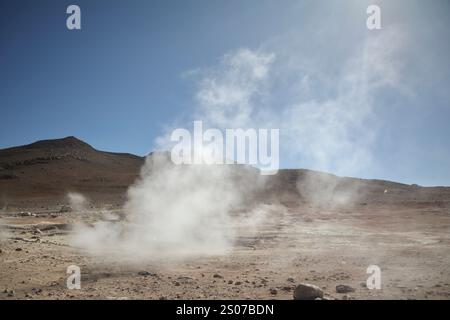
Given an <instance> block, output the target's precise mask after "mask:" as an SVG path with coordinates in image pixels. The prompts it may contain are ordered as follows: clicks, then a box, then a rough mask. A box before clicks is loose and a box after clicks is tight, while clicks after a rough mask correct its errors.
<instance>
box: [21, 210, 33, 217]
mask: <svg viewBox="0 0 450 320" xmlns="http://www.w3.org/2000/svg"><path fill="white" fill-rule="evenodd" d="M18 216H19V217H31V216H33V214H32V213H31V212H24V211H22V212H19V214H18Z"/></svg>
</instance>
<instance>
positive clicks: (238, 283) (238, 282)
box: [234, 281, 242, 286]
mask: <svg viewBox="0 0 450 320" xmlns="http://www.w3.org/2000/svg"><path fill="white" fill-rule="evenodd" d="M234 284H235V285H236V286H240V285H241V284H242V282H240V281H236V282H235V283H234Z"/></svg>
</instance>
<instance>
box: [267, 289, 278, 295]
mask: <svg viewBox="0 0 450 320" xmlns="http://www.w3.org/2000/svg"><path fill="white" fill-rule="evenodd" d="M269 291H270V294H273V295H276V294H277V293H278V290H277V289H275V288H270V290H269Z"/></svg>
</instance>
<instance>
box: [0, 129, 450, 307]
mask: <svg viewBox="0 0 450 320" xmlns="http://www.w3.org/2000/svg"><path fill="white" fill-rule="evenodd" d="M142 163H143V159H142V158H139V157H135V156H132V155H127V154H112V153H105V152H100V151H96V150H95V149H93V148H92V147H90V146H89V145H87V144H84V143H83V142H81V141H79V140H77V139H75V138H66V139H62V140H55V141H45V142H39V143H37V144H32V145H29V146H24V147H18V148H13V149H4V150H0V174H1V175H0V176H1V177H2V179H0V192H1V193H0V195H1V196H2V197H1V198H0V200H1V201H2V203H1V206H0V208H3V210H1V211H0V225H1V227H0V230H1V240H0V299H142V298H144V299H225V298H230V299H292V297H293V289H294V288H295V287H296V285H298V284H300V283H310V284H314V285H316V286H318V287H320V288H322V289H323V291H324V293H325V297H328V298H335V299H449V298H450V188H443V187H436V188H423V187H419V186H415V185H412V186H410V185H403V184H398V183H393V182H387V181H380V180H361V179H352V178H338V177H335V176H329V175H323V174H320V173H314V172H309V171H307V170H282V171H280V173H279V174H278V175H277V176H274V177H272V178H270V179H271V180H269V181H268V182H267V184H266V188H265V189H264V190H262V191H261V192H260V193H259V194H257V195H255V198H254V199H251V201H249V203H252V202H253V203H267V204H272V203H273V204H275V206H274V208H275V209H274V210H273V211H272V212H271V214H270V215H269V216H268V217H267V219H265V220H264V221H263V223H262V225H260V226H259V227H258V229H257V230H256V231H255V230H249V229H248V228H246V227H245V226H241V225H233V226H232V227H233V228H235V229H236V230H238V232H237V237H236V238H235V244H234V246H233V248H232V250H231V252H229V254H224V255H212V256H203V257H193V258H190V259H186V260H183V261H173V260H167V259H157V260H156V261H154V262H151V263H140V264H138V263H134V264H133V265H129V264H126V265H125V264H123V263H119V262H117V261H114V259H112V261H111V259H107V258H104V259H99V258H94V257H91V256H90V255H89V254H88V253H87V252H85V251H84V250H83V249H81V248H78V247H76V246H74V245H73V244H72V242H71V235H72V233H73V231H72V225H73V222H74V221H79V220H82V221H85V222H87V223H92V222H95V221H98V220H99V219H101V218H102V214H103V216H104V213H105V211H107V212H110V213H113V214H115V215H118V216H119V217H121V219H120V220H118V221H117V222H115V223H117V224H122V223H124V219H126V217H125V215H124V212H123V204H124V199H125V198H126V194H125V192H126V190H127V188H128V186H129V185H130V184H131V183H133V181H134V180H135V179H136V178H137V177H138V173H139V170H140V167H141V165H142ZM311 177H312V179H313V180H314V181H319V182H320V181H322V184H321V183H319V184H315V186H316V187H317V186H318V189H314V190H303V189H300V191H299V189H298V183H299V182H300V185H301V186H303V185H306V184H305V183H304V182H305V181H306V179H307V178H308V179H311ZM330 185H331V186H332V193H331V194H332V198H333V199H336V198H340V197H341V196H342V195H345V194H346V192H347V191H349V190H352V195H353V197H352V201H350V202H348V201H347V202H345V204H342V203H340V204H339V205H337V204H335V203H333V202H327V201H322V202H320V203H317V202H311V201H310V200H311V199H309V197H311V196H314V195H315V194H316V193H317V192H319V191H318V190H323V189H326V188H327V187H328V186H330ZM73 190H75V191H79V192H82V193H83V194H84V195H86V196H87V197H88V198H89V204H88V205H87V206H86V209H85V210H83V211H82V212H81V211H77V210H75V209H72V210H69V211H68V212H60V211H61V210H60V209H61V207H62V206H63V205H67V204H68V203H67V199H66V198H65V194H66V193H67V192H69V191H73ZM355 190H356V191H355ZM323 199H326V197H325V198H324V197H322V200H323ZM63 211H64V210H63ZM21 212H30V213H31V214H32V215H31V216H28V215H24V214H21ZM102 212H103V213H102ZM234 214H235V215H239V214H242V212H235V213H234ZM70 265H77V266H79V267H80V268H81V290H69V289H67V287H66V279H67V277H68V275H67V274H66V270H67V267H68V266H70ZM369 265H378V266H379V267H380V268H381V281H382V288H381V289H380V290H376V289H373V290H369V289H368V288H367V287H366V286H365V284H366V279H367V277H368V276H369V275H368V274H366V269H367V267H368V266H369ZM341 284H343V285H348V286H351V287H352V288H353V289H354V291H353V292H349V293H337V292H336V286H337V285H341Z"/></svg>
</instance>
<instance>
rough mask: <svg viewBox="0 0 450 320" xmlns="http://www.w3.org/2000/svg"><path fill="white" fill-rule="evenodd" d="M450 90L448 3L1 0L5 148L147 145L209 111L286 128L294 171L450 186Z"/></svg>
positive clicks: (284, 145)
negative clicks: (370, 10)
mask: <svg viewBox="0 0 450 320" xmlns="http://www.w3.org/2000/svg"><path fill="white" fill-rule="evenodd" d="M372 3H374V4H378V5H379V6H380V8H381V22H382V29H381V30H373V31H369V30H368V29H367V28H366V19H367V14H366V8H367V6H368V5H369V4H372ZM70 4H77V5H79V6H80V8H81V26H82V29H81V30H75V31H69V30H68V29H67V28H66V18H67V14H66V8H67V6H68V5H70ZM449 91H450V2H449V1H446V0H434V1H414V0H411V1H406V0H404V1H393V0H390V1H377V0H372V1H361V0H353V1H350V0H342V1H321V0H314V1H313V0H309V1H301V0H298V1H292V0H285V1H275V0H273V1H268V0H258V1H256V0H246V1H236V0H231V1H230V0H226V1H225V0H216V1H207V0H188V1H167V0H165V1H137V0H133V1H112V0H108V1H104V0H95V1H92V0H90V1H82V0H77V1H62V0H53V1H47V0H40V1H25V0H1V1H0V119H1V125H0V148H4V147H10V146H15V145H22V144H27V143H31V142H33V141H36V140H40V139H51V138H60V137H65V136H70V135H73V136H76V137H79V138H80V139H82V140H84V141H86V142H88V143H89V144H91V145H93V146H94V147H96V148H97V149H101V150H108V151H121V152H130V153H135V154H139V155H144V154H147V153H148V152H150V151H151V150H153V149H154V148H157V147H158V144H157V143H155V141H160V140H161V137H162V136H164V134H165V133H166V132H167V130H170V128H172V127H173V126H180V125H181V126H185V127H188V128H190V127H191V126H192V122H191V121H192V120H193V119H202V117H204V118H205V121H207V122H209V123H210V124H211V125H216V126H219V127H226V126H227V125H228V124H229V123H234V124H236V125H237V124H239V125H242V126H247V127H252V126H257V127H261V126H262V127H266V128H280V132H281V137H280V145H281V146H280V148H281V159H280V160H281V165H282V167H285V168H299V167H302V168H310V169H318V170H325V171H330V172H334V173H337V174H342V175H351V176H358V177H364V178H380V179H388V180H394V181H400V182H405V183H418V184H422V185H450V139H449V138H450V125H449V121H450V92H449ZM218 108H226V109H227V110H228V111H227V112H229V114H228V113H227V118H226V119H225V121H224V119H223V117H222V118H220V119H219V118H218V115H220V116H223V114H221V113H220V112H222V111H223V109H220V110H222V111H220V112H219V113H218ZM238 115H239V117H237V116H238ZM219 120H220V121H219ZM158 137H159V138H158Z"/></svg>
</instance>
